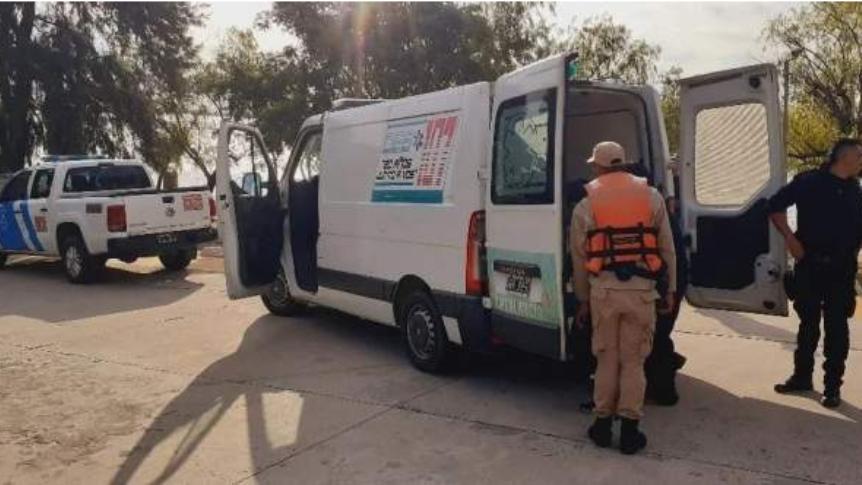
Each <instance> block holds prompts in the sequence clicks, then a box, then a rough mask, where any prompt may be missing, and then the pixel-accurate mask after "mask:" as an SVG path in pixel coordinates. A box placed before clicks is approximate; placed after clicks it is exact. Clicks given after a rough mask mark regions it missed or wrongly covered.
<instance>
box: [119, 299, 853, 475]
mask: <svg viewBox="0 0 862 485" xmlns="http://www.w3.org/2000/svg"><path fill="white" fill-rule="evenodd" d="M399 343H400V342H399V336H398V333H397V332H396V331H393V329H391V328H386V327H383V326H379V325H374V324H370V323H367V322H363V321H361V320H358V319H356V318H353V317H349V316H346V315H343V314H340V313H337V312H331V311H316V312H314V313H313V314H312V315H309V316H308V317H307V318H292V319H282V318H278V317H273V316H264V317H261V318H259V319H257V320H256V321H255V322H253V323H252V324H251V325H250V326H249V327H248V329H247V330H246V333H245V334H244V335H243V338H242V341H241V343H240V345H239V347H238V348H237V349H236V351H235V352H234V353H232V354H230V355H228V356H226V357H224V358H222V359H219V360H218V361H216V362H214V363H213V364H211V365H209V366H208V367H207V368H206V369H204V370H203V371H202V372H201V373H200V374H198V375H197V376H196V377H195V378H194V380H193V381H192V382H191V383H190V384H189V385H188V386H187V387H186V388H185V389H183V390H182V391H181V392H180V393H179V394H178V395H176V396H175V397H174V398H173V399H172V400H171V401H170V402H169V403H168V404H167V405H166V406H165V407H164V408H163V409H162V410H161V411H160V413H159V414H158V416H157V417H156V418H155V419H154V420H153V421H152V422H151V423H150V424H149V425H148V426H147V428H146V431H145V432H144V434H143V435H142V436H141V437H140V439H139V440H138V442H137V444H136V445H135V446H134V448H133V449H132V450H131V451H130V453H129V455H128V457H127V459H126V460H125V462H124V463H123V464H122V466H121V467H120V469H119V470H118V472H117V473H116V475H115V476H114V478H113V480H112V483H116V484H120V483H127V482H129V481H130V480H132V479H134V478H140V477H136V475H138V474H140V475H146V476H147V477H149V476H155V478H154V479H151V480H150V481H151V483H165V482H167V481H169V480H171V479H172V478H176V477H175V475H176V473H177V472H178V471H179V470H180V469H181V468H182V467H183V466H184V464H186V463H187V462H188V461H189V460H190V458H192V457H193V455H194V454H195V452H196V450H198V448H199V447H200V446H201V444H202V443H203V442H204V441H205V440H206V439H207V437H208V436H211V435H212V434H213V433H212V432H213V430H214V429H215V428H216V425H217V424H218V422H219V421H220V420H222V419H224V418H225V416H226V414H227V413H228V411H229V410H230V409H231V407H232V406H234V405H235V404H238V405H240V406H242V407H244V414H245V420H246V422H247V427H246V429H247V437H246V436H245V435H243V439H247V440H248V443H247V444H243V445H241V446H239V449H241V450H244V449H248V450H250V453H251V457H250V458H251V463H252V469H251V470H249V471H248V472H249V475H254V474H257V473H259V472H260V471H262V470H264V469H269V468H271V467H272V466H273V465H275V464H278V463H282V462H284V461H285V460H286V459H287V458H288V457H290V456H291V455H292V454H293V453H295V452H296V450H297V449H300V448H302V446H305V445H303V444H301V442H302V441H305V442H309V441H313V440H315V439H319V435H320V433H319V429H318V428H319V427H320V423H321V422H328V421H332V420H334V419H337V418H336V416H335V414H333V411H332V408H327V407H326V406H318V405H311V404H309V405H306V406H303V407H302V408H301V413H300V415H299V416H298V417H297V419H296V423H292V422H288V421H286V420H281V419H280V420H277V422H268V420H272V418H271V416H272V415H273V413H275V414H278V411H279V410H278V409H276V410H273V409H271V408H270V407H269V406H265V405H264V402H265V401H266V398H267V397H271V396H272V395H276V397H278V396H282V397H291V396H292V397H293V398H295V399H301V398H302V397H301V396H304V395H305V394H304V391H301V390H300V391H298V392H297V391H292V390H288V389H297V388H298V389H302V385H299V386H298V387H296V386H295V383H296V382H298V381H297V380H298V379H299V378H300V377H306V378H307V377H308V375H309V374H311V376H312V377H315V376H319V379H325V377H324V376H325V375H327V374H328V373H332V374H334V373H337V372H341V373H347V374H349V376H350V378H356V377H357V376H358V375H359V374H358V373H357V372H356V371H351V368H350V366H351V365H358V366H365V368H367V367H370V366H376V367H385V368H396V369H400V368H408V370H409V364H408V363H407V360H406V359H405V358H404V356H403V355H402V350H401V347H400V345H399ZM467 361H468V362H467V363H466V365H467V366H468V367H467V368H465V369H464V370H463V371H461V372H460V373H459V374H458V375H456V376H455V377H454V378H453V377H449V378H448V379H450V380H452V381H457V383H458V386H447V387H443V388H441V389H439V390H436V391H434V393H433V394H432V395H430V396H429V397H430V398H429V399H428V401H422V400H420V401H416V402H411V403H410V404H409V405H408V406H407V407H405V408H403V409H406V410H411V411H414V412H418V413H431V414H439V415H444V416H445V415H447V414H449V413H448V412H447V409H454V410H455V412H454V413H451V414H457V415H458V416H459V419H466V420H475V421H476V422H486V423H490V424H495V425H499V426H512V427H515V428H520V429H535V428H536V427H533V428H531V426H532V425H531V424H529V423H528V424H526V425H521V424H513V423H511V422H510V421H509V420H508V417H509V416H511V414H507V412H509V413H510V412H511V411H512V408H518V409H517V411H518V412H520V413H522V414H521V416H523V415H524V414H526V415H527V416H528V417H529V416H530V415H531V412H530V411H529V410H530V409H531V408H532V409H534V411H535V413H539V414H542V416H540V417H538V418H539V419H537V421H536V423H539V424H538V427H539V428H543V429H540V430H539V429H537V431H540V432H542V433H550V434H553V435H557V436H563V437H568V438H569V439H576V440H579V441H581V442H582V441H583V440H584V437H583V432H584V429H585V428H586V426H587V424H588V423H589V421H590V419H591V418H590V417H589V416H587V415H583V414H580V413H579V412H577V411H575V409H576V408H577V406H578V404H579V403H580V399H582V398H583V397H584V396H585V393H584V391H583V390H582V389H578V388H576V387H575V385H574V384H573V382H572V379H571V377H570V373H569V371H570V370H571V369H570V368H569V367H568V366H565V365H559V364H554V363H552V362H550V361H548V360H545V359H541V358H538V357H533V356H529V355H526V354H522V353H519V352H514V351H511V352H510V351H506V352H502V353H500V354H496V355H492V356H471V357H469V358H468V359H467ZM398 366H400V367H398ZM309 370H311V372H309ZM409 375H410V376H412V377H410V378H411V379H421V378H423V377H424V376H425V375H424V374H421V373H418V372H413V373H410V374H409ZM275 378H277V379H278V383H279V384H278V385H272V382H273V379H275ZM454 387H457V388H459V389H458V390H454ZM679 387H680V391H681V394H682V396H683V400H682V402H681V404H680V405H679V406H678V407H675V408H658V407H654V406H649V407H648V408H647V410H646V413H647V418H646V421H645V428H646V429H647V431H648V432H649V433H650V438H651V445H650V451H651V452H654V453H659V454H666V455H668V456H674V457H680V458H691V459H695V460H699V461H700V462H705V463H712V464H719V465H720V464H729V465H733V466H741V467H746V468H748V469H750V470H760V471H769V472H772V473H779V472H783V471H782V467H785V468H787V470H784V472H786V473H787V475H788V476H795V475H799V474H800V473H804V472H805V470H812V469H823V470H825V471H824V474H825V475H829V474H830V473H843V474H845V475H843V476H844V477H845V478H846V476H847V475H846V474H848V473H849V474H853V473H857V474H858V473H859V472H858V469H856V468H854V467H855V465H852V464H851V463H849V462H846V461H845V460H849V459H850V457H854V456H859V455H860V454H862V449H860V445H862V442H860V440H859V439H858V437H859V434H860V431H862V425H860V423H862V412H860V410H859V409H858V408H856V407H854V406H851V405H849V404H847V403H845V404H844V405H843V406H842V407H841V408H839V409H838V410H837V412H829V411H825V410H824V411H823V412H813V411H809V410H805V409H800V408H798V407H793V406H789V405H783V404H779V403H776V402H770V401H766V400H762V399H756V398H749V397H741V396H737V395H734V394H732V393H730V392H728V391H726V390H724V389H721V388H719V387H717V386H715V385H712V384H710V383H708V382H706V381H703V380H700V379H697V378H693V377H690V376H686V375H680V377H679ZM458 392H466V393H468V394H469V395H470V396H471V399H469V400H465V399H463V396H462V395H459V394H457V393H458ZM306 397H307V398H308V399H311V398H313V397H314V396H306ZM816 398H817V395H816V394H811V395H810V396H799V397H798V399H816ZM338 399H339V400H340V401H345V400H346V401H348V402H350V403H351V404H350V405H351V406H352V405H357V406H358V405H360V403H361V401H362V400H361V399H356V398H355V396H353V395H340V396H338ZM548 400H552V401H554V402H553V403H552V405H549V404H548V403H547V402H545V401H548ZM270 402H271V401H270ZM277 402H280V403H281V404H278V406H283V407H291V406H292V405H291V404H289V402H288V401H285V400H282V401H277ZM366 404H370V405H373V404H375V403H367V402H365V403H362V405H366ZM429 406H430V407H431V408H433V407H435V406H439V407H442V408H444V409H441V410H439V411H437V410H435V409H430V408H429ZM489 406H491V407H492V408H496V409H501V408H502V409H503V410H505V409H509V411H507V412H499V413H496V414H495V413H492V412H490V411H491V409H490V408H489ZM561 406H565V408H562V407H561ZM569 406H570V407H569ZM265 408H266V409H265ZM549 414H550V415H549ZM532 415H533V416H536V414H532ZM284 427H295V430H292V432H293V431H295V439H293V440H292V441H290V442H288V443H280V444H275V443H274V441H273V439H272V436H271V433H273V430H275V431H276V432H278V430H279V429H282V430H283V428H284ZM185 428H187V429H185ZM287 431H291V430H287ZM288 434H289V433H288ZM213 439H215V438H213ZM368 439H371V438H368ZM376 439H381V438H380V437H377V438H376ZM384 439H385V438H384ZM220 444H221V442H219V443H216V445H215V446H216V448H218V446H219V445H220ZM369 445H371V443H369ZM440 446H444V447H445V446H446V443H441V444H440ZM156 448H159V453H158V455H159V456H160V457H162V458H159V459H156V460H154V461H155V462H158V465H157V466H156V467H155V468H156V470H155V473H154V470H153V469H152V468H153V467H151V466H147V467H143V465H144V462H145V461H146V460H147V459H148V457H150V456H151V454H154V453H155V450H156ZM617 456H618V453H617V454H614V455H613V457H615V458H614V459H618V458H616V457H617ZM165 457H166V458H165ZM209 459H210V460H211V459H212V457H210V458H209ZM818 461H820V462H822V463H821V464H820V465H817V462H818ZM165 462H166V463H165ZM824 467H825V468H824ZM848 467H849V468H848ZM144 468H146V471H144ZM794 474H795V475H794ZM839 481H841V480H839Z"/></svg>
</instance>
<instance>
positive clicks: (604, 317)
mask: <svg viewBox="0 0 862 485" xmlns="http://www.w3.org/2000/svg"><path fill="white" fill-rule="evenodd" d="M656 297H657V294H656V292H655V291H652V290H649V291H644V290H615V289H607V288H593V289H592V291H591V292H590V312H591V316H592V321H593V342H592V348H593V354H594V355H595V356H596V364H597V365H596V376H595V393H594V396H593V400H594V401H595V403H596V408H595V411H596V415H597V416H598V417H602V418H604V417H608V416H613V415H615V414H616V415H619V416H621V417H624V418H629V419H640V418H641V416H643V401H644V391H645V390H646V377H645V376H644V361H645V360H646V358H647V356H648V355H649V353H650V349H651V348H652V337H653V333H654V332H655V318H656V317H655V311H656V308H655V301H656Z"/></svg>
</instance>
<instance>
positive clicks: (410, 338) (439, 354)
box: [398, 291, 456, 373]
mask: <svg viewBox="0 0 862 485" xmlns="http://www.w3.org/2000/svg"><path fill="white" fill-rule="evenodd" d="M399 308H401V309H402V310H401V315H399V318H398V325H399V327H401V335H402V339H403V341H404V350H405V351H406V352H407V357H408V358H409V359H410V362H412V363H413V365H414V366H415V367H416V368H417V369H419V370H421V371H425V372H431V373H442V372H446V371H449V370H451V369H452V367H453V364H454V363H455V357H456V349H455V348H453V346H452V344H451V342H449V339H448V337H447V336H446V328H445V327H444V326H443V317H442V316H441V315H440V310H438V309H437V305H435V304H434V300H432V299H431V296H430V295H428V294H427V293H426V292H424V291H415V292H413V293H410V294H409V295H407V297H406V298H405V299H404V301H403V303H402V304H401V305H399Z"/></svg>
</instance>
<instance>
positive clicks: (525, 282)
mask: <svg viewBox="0 0 862 485" xmlns="http://www.w3.org/2000/svg"><path fill="white" fill-rule="evenodd" d="M531 281H532V278H531V277H530V276H528V275H526V274H523V273H522V274H517V273H515V274H510V275H507V276H506V291H508V292H509V293H517V294H519V295H523V296H529V295H530V282H531Z"/></svg>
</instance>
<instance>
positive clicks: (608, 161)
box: [587, 141, 630, 168]
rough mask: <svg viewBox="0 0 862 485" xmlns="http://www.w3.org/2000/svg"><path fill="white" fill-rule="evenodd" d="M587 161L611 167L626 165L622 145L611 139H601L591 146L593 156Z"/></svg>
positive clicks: (626, 161) (627, 162)
mask: <svg viewBox="0 0 862 485" xmlns="http://www.w3.org/2000/svg"><path fill="white" fill-rule="evenodd" d="M587 163H595V164H596V165H598V166H600V167H605V168H611V167H619V166H622V165H628V164H629V163H630V162H629V161H628V160H626V151H625V150H624V149H623V147H622V146H621V145H620V144H619V143H617V142H613V141H603V142H601V143H599V144H598V145H596V146H595V147H594V148H593V156H592V157H591V158H590V159H589V160H587Z"/></svg>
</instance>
